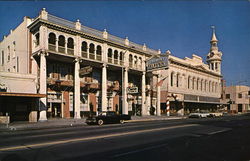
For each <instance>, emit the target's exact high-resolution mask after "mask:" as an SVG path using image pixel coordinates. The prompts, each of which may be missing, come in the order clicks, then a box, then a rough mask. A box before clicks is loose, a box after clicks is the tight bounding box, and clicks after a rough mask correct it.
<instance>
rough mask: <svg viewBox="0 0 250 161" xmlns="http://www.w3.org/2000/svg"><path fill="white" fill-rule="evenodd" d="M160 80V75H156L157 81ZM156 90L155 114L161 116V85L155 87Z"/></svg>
mask: <svg viewBox="0 0 250 161" xmlns="http://www.w3.org/2000/svg"><path fill="white" fill-rule="evenodd" d="M158 82H160V76H159V74H158V75H157V83H158ZM156 92H157V106H156V115H157V116H161V86H157V87H156Z"/></svg>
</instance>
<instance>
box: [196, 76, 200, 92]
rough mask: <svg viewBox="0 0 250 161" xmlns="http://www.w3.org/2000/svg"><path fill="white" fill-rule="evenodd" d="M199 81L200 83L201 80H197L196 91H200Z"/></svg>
mask: <svg viewBox="0 0 250 161" xmlns="http://www.w3.org/2000/svg"><path fill="white" fill-rule="evenodd" d="M199 81H200V79H199V78H198V79H197V82H196V85H197V87H196V89H197V90H199Z"/></svg>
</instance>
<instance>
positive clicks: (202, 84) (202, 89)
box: [201, 79, 203, 91]
mask: <svg viewBox="0 0 250 161" xmlns="http://www.w3.org/2000/svg"><path fill="white" fill-rule="evenodd" d="M202 90H203V79H202V80H201V91H202Z"/></svg>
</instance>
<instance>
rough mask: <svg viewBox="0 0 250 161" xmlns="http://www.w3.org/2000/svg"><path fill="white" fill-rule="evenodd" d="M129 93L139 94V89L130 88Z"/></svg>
mask: <svg viewBox="0 0 250 161" xmlns="http://www.w3.org/2000/svg"><path fill="white" fill-rule="evenodd" d="M128 93H129V94H133V93H138V87H128Z"/></svg>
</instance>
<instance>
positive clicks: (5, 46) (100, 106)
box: [0, 9, 160, 121]
mask: <svg viewBox="0 0 250 161" xmlns="http://www.w3.org/2000/svg"><path fill="white" fill-rule="evenodd" d="M18 30H22V31H20V32H17V31H18ZM9 39H11V40H10V41H9ZM0 46H1V50H2V51H1V52H2V54H1V62H3V63H2V64H1V74H0V75H1V83H4V84H7V85H8V87H7V88H6V89H7V90H6V91H5V93H4V94H5V95H6V94H7V93H9V92H12V91H15V92H23V91H30V90H32V92H31V93H34V94H38V95H37V97H38V96H39V99H38V100H37V103H36V106H35V104H34V105H33V107H35V108H33V107H32V109H33V110H34V111H39V116H38V117H39V120H40V121H43V120H47V117H62V118H69V117H74V118H81V117H82V116H83V115H84V114H85V113H86V114H87V113H89V112H98V111H107V110H111V111H116V112H117V113H124V114H134V113H135V111H140V112H141V114H142V115H147V114H149V108H150V105H149V104H148V103H150V102H147V101H146V100H149V99H148V98H146V97H150V96H149V95H146V85H147V84H150V83H149V81H150V80H151V79H150V77H151V76H152V74H147V73H146V67H145V60H146V59H148V58H150V57H152V56H154V55H158V54H160V53H159V51H156V50H152V49H150V48H147V46H146V45H145V44H144V45H138V44H136V43H133V42H131V41H129V40H128V38H125V39H122V38H118V37H116V36H113V35H111V34H109V33H108V32H107V31H106V30H104V31H98V30H95V29H92V28H88V27H86V26H83V25H81V23H80V21H79V20H77V21H76V22H70V21H67V20H65V19H62V18H59V17H56V16H53V15H51V14H49V13H48V12H47V11H46V10H45V9H43V10H42V11H41V12H40V14H39V16H38V17H36V18H34V19H31V18H28V17H25V18H24V22H22V23H21V25H19V26H18V27H17V28H16V29H15V31H13V32H11V33H10V34H9V35H8V36H7V37H5V38H4V39H3V40H2V41H1V43H0ZM19 46H20V48H19ZM10 52H11V54H9V53H10ZM9 55H11V56H9ZM13 55H16V56H13ZM5 73H8V74H12V75H20V79H22V80H24V79H25V78H26V77H29V79H26V80H25V81H24V83H20V82H18V81H17V79H16V78H13V81H14V82H10V81H7V80H6V77H5ZM154 76H158V75H154ZM4 80H6V81H4ZM28 82H32V83H31V84H28ZM17 88H22V90H21V91H18V89H17ZM159 90H160V89H158V91H159ZM158 94H159V92H158ZM45 95H46V97H44V96H45ZM42 96H43V97H42ZM155 97H157V98H158V101H159V100H160V96H159V95H157V96H155ZM155 99H156V98H155ZM1 100H4V101H2V104H6V101H7V100H6V98H3V97H1ZM156 100H157V99H156ZM7 102H11V101H10V100H9V101H7ZM12 103H13V101H12ZM14 106H15V107H14ZM30 106H31V105H30ZM5 107H6V108H9V107H8V106H5ZM6 108H4V107H3V106H1V111H2V112H3V113H6V112H10V113H14V112H13V111H16V110H17V107H16V105H13V109H12V111H10V110H9V109H6ZM31 111H32V110H31V108H29V109H26V112H27V113H29V112H31ZM157 111H160V107H159V106H158V108H157ZM158 114H159V112H158Z"/></svg>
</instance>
